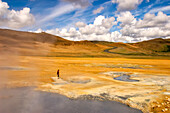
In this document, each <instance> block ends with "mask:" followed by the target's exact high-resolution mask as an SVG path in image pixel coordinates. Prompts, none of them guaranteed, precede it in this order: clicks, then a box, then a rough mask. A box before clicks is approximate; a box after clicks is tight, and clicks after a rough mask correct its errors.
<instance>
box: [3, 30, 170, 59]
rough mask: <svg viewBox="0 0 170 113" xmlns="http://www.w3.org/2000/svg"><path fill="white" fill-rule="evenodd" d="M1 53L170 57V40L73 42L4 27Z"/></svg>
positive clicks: (45, 34)
mask: <svg viewBox="0 0 170 113" xmlns="http://www.w3.org/2000/svg"><path fill="white" fill-rule="evenodd" d="M0 53H1V54H9V55H10V54H15V55H31V56H32V55H34V56H36V55H38V56H57V57H59V56H75V57H122V56H129V55H135V56H146V55H149V56H150V55H151V56H169V55H170V39H161V38H158V39H153V40H148V41H143V42H138V43H113V42H104V41H69V40H66V39H63V38H61V37H59V36H54V35H51V34H48V33H45V32H42V33H31V32H21V31H14V30H8V29H0Z"/></svg>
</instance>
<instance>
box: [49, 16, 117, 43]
mask: <svg viewBox="0 0 170 113" xmlns="http://www.w3.org/2000/svg"><path fill="white" fill-rule="evenodd" d="M116 24H117V22H115V18H114V17H110V18H105V17H104V16H101V15H100V16H98V17H96V19H95V20H94V23H93V24H89V25H87V24H85V23H83V22H77V23H76V26H77V27H78V30H76V29H75V28H70V29H69V30H67V29H62V30H58V29H56V30H47V31H46V32H48V33H51V34H54V35H59V36H62V37H65V38H66V39H71V40H101V41H114V40H113V37H111V36H113V35H114V34H112V35H111V33H110V32H109V30H110V29H111V28H112V26H113V25H116Z"/></svg>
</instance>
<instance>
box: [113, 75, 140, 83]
mask: <svg viewBox="0 0 170 113" xmlns="http://www.w3.org/2000/svg"><path fill="white" fill-rule="evenodd" d="M114 79H115V80H120V81H127V82H139V80H135V79H130V75H126V74H123V75H121V76H119V77H116V78H114Z"/></svg>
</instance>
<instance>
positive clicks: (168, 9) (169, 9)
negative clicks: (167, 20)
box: [149, 6, 170, 13]
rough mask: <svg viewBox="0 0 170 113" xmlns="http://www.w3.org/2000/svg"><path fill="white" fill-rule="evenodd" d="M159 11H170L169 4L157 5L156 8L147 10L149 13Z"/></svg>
mask: <svg viewBox="0 0 170 113" xmlns="http://www.w3.org/2000/svg"><path fill="white" fill-rule="evenodd" d="M159 11H162V12H163V11H170V6H165V7H157V8H154V9H151V10H150V11H149V13H157V12H159Z"/></svg>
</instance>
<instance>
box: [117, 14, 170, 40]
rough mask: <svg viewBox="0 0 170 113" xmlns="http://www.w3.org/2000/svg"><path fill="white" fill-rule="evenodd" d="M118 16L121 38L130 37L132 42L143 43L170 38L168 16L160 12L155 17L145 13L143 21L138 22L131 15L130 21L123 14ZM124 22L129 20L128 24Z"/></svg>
mask: <svg viewBox="0 0 170 113" xmlns="http://www.w3.org/2000/svg"><path fill="white" fill-rule="evenodd" d="M128 13H130V12H128ZM129 15H130V14H129ZM119 16H120V17H119ZM119 16H118V21H120V22H121V23H122V24H123V26H121V27H122V29H121V30H120V32H121V34H122V36H128V37H132V39H133V40H132V41H143V40H149V39H153V38H160V37H161V38H166V37H168V36H170V29H169V23H170V21H169V20H170V16H167V15H166V14H164V13H162V12H159V13H158V14H157V15H154V14H149V13H147V14H145V15H144V19H143V20H141V19H139V20H138V21H137V20H136V18H135V17H134V16H133V15H131V21H130V20H129V17H128V16H126V15H125V14H120V15H119ZM119 18H120V19H119ZM122 19H123V20H122ZM126 20H129V23H128V22H127V21H126ZM134 20H135V21H134Z"/></svg>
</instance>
